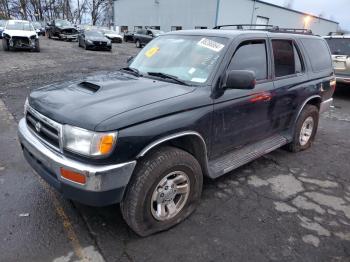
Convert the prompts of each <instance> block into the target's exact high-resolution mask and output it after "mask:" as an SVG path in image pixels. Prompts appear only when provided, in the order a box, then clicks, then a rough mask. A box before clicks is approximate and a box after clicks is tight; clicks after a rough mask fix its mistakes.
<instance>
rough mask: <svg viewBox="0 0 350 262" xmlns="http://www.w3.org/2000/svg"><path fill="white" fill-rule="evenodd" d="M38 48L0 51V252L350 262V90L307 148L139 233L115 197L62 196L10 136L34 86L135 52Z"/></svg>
mask: <svg viewBox="0 0 350 262" xmlns="http://www.w3.org/2000/svg"><path fill="white" fill-rule="evenodd" d="M41 49H42V52H41V53H28V52H13V53H12V52H11V53H5V52H4V51H2V50H1V51H0V134H1V136H0V207H1V212H0V236H1V237H0V261H56V262H59V261H168V262H171V261H317V262H318V261H327V262H328V261H350V260H349V258H350V161H349V160H350V139H349V134H350V132H349V131H350V87H341V88H338V92H337V94H336V96H335V103H334V107H333V108H332V109H331V110H330V111H329V112H327V113H325V114H323V115H322V117H321V121H320V127H319V132H318V135H317V138H316V141H315V143H314V145H313V147H312V148H311V149H310V150H307V151H304V152H301V153H297V154H293V153H289V152H287V151H284V150H282V149H281V150H277V151H275V152H273V153H271V154H268V155H266V156H264V157H262V158H260V159H258V160H256V161H254V162H252V163H250V164H248V165H246V166H244V167H242V168H239V169H238V170H235V171H233V172H231V173H230V174H227V175H226V176H224V177H222V178H219V179H217V180H215V181H212V180H208V179H207V180H205V182H204V190H203V196H202V202H201V204H200V206H199V208H198V209H197V211H196V212H195V213H194V214H193V215H192V216H191V217H190V218H189V219H187V220H186V221H184V222H183V223H181V224H180V225H178V226H176V227H175V228H172V229H170V230H169V231H166V232H163V233H160V234H156V235H153V236H150V237H147V238H140V237H138V236H137V235H135V234H134V233H133V232H132V231H131V230H130V229H129V228H128V227H127V225H126V223H125V222H124V221H123V219H122V216H121V214H120V211H119V206H118V205H113V206H109V207H105V208H93V207H88V206H84V205H81V204H79V203H76V202H72V201H69V200H66V199H63V198H62V197H61V196H60V195H59V194H58V193H56V191H55V190H54V189H52V188H50V187H49V186H48V185H47V184H46V183H45V182H44V181H42V180H41V179H40V178H39V177H38V175H36V174H35V173H34V171H32V170H31V168H30V167H29V165H28V164H27V163H26V162H25V160H24V158H23V156H22V153H21V149H20V146H19V144H18V141H17V136H16V126H17V123H18V121H19V119H20V118H21V117H22V116H23V103H24V100H25V97H26V96H27V94H28V92H29V91H30V90H32V89H34V88H38V87H40V86H43V85H46V84H50V83H52V82H60V81H67V80H72V79H76V78H81V77H84V76H86V75H93V74H95V73H101V72H109V71H114V70H117V69H118V68H120V67H122V66H125V64H126V63H125V61H126V58H127V57H128V56H130V55H134V54H136V53H137V52H138V51H139V50H138V49H136V48H135V47H134V45H133V44H130V43H129V44H119V45H118V44H115V45H113V52H111V53H109V52H94V51H85V50H83V49H79V48H78V47H77V43H68V42H61V41H53V40H46V39H42V43H41ZM4 61H6V62H4Z"/></svg>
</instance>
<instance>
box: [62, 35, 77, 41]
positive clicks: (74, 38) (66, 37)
mask: <svg viewBox="0 0 350 262" xmlns="http://www.w3.org/2000/svg"><path fill="white" fill-rule="evenodd" d="M59 37H60V39H64V40H78V34H76V35H66V34H59Z"/></svg>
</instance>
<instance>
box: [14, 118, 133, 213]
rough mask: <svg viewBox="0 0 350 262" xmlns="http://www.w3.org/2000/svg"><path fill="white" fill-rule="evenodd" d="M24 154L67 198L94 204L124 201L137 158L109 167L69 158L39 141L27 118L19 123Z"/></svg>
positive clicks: (36, 169) (45, 178) (19, 133)
mask: <svg viewBox="0 0 350 262" xmlns="http://www.w3.org/2000/svg"><path fill="white" fill-rule="evenodd" d="M18 136H19V140H20V143H21V147H22V149H23V154H24V156H25V158H26V160H27V161H28V163H29V164H30V165H31V167H32V168H33V169H34V170H35V171H36V172H37V173H38V174H39V175H40V176H41V177H42V178H43V179H44V180H45V181H47V182H48V183H49V184H50V185H51V186H53V187H54V188H56V189H57V190H58V191H59V192H61V193H62V195H63V196H64V197H66V198H69V199H72V200H76V201H78V202H80V203H83V204H86V205H91V206H106V205H110V204H113V203H118V202H120V201H121V200H122V197H123V193H124V190H125V188H126V186H127V184H128V182H129V180H130V177H131V175H132V173H133V170H134V167H135V165H136V161H132V162H128V163H122V164H117V165H108V166H94V165H88V164H83V163H80V162H77V161H75V160H72V159H69V158H66V157H65V156H64V155H62V154H60V153H58V152H56V151H53V150H52V149H50V148H48V147H47V146H45V145H44V144H43V143H41V142H40V141H39V139H38V138H37V137H36V136H35V135H33V134H32V132H31V131H30V130H29V129H28V127H27V124H26V122H25V120H24V119H22V120H21V121H20V123H19V126H18ZM60 168H66V169H69V170H72V171H75V172H79V173H82V174H85V175H86V180H87V181H86V184H85V185H82V184H78V183H75V182H72V181H70V180H66V179H65V178H63V177H61V174H60Z"/></svg>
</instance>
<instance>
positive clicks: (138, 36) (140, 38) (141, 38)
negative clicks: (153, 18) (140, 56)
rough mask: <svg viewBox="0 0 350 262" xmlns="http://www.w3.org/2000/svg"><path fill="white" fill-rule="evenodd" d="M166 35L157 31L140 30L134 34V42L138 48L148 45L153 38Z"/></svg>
mask: <svg viewBox="0 0 350 262" xmlns="http://www.w3.org/2000/svg"><path fill="white" fill-rule="evenodd" d="M161 34H164V32H163V31H160V30H155V29H140V30H138V31H137V32H136V33H135V34H134V42H135V44H136V47H137V48H141V47H142V46H144V45H146V44H148V43H149V42H150V41H151V40H152V39H153V38H155V37H157V36H160V35H161Z"/></svg>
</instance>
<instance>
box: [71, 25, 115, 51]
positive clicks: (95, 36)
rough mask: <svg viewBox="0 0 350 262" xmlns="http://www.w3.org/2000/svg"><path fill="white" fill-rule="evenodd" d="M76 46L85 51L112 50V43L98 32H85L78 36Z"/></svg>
mask: <svg viewBox="0 0 350 262" xmlns="http://www.w3.org/2000/svg"><path fill="white" fill-rule="evenodd" d="M78 45H79V46H80V47H83V48H85V49H86V50H88V49H93V50H108V51H111V50H112V41H111V40H109V39H108V38H107V37H105V36H104V34H103V33H102V32H101V31H98V30H91V31H89V30H85V31H84V32H83V33H81V34H79V36H78Z"/></svg>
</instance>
